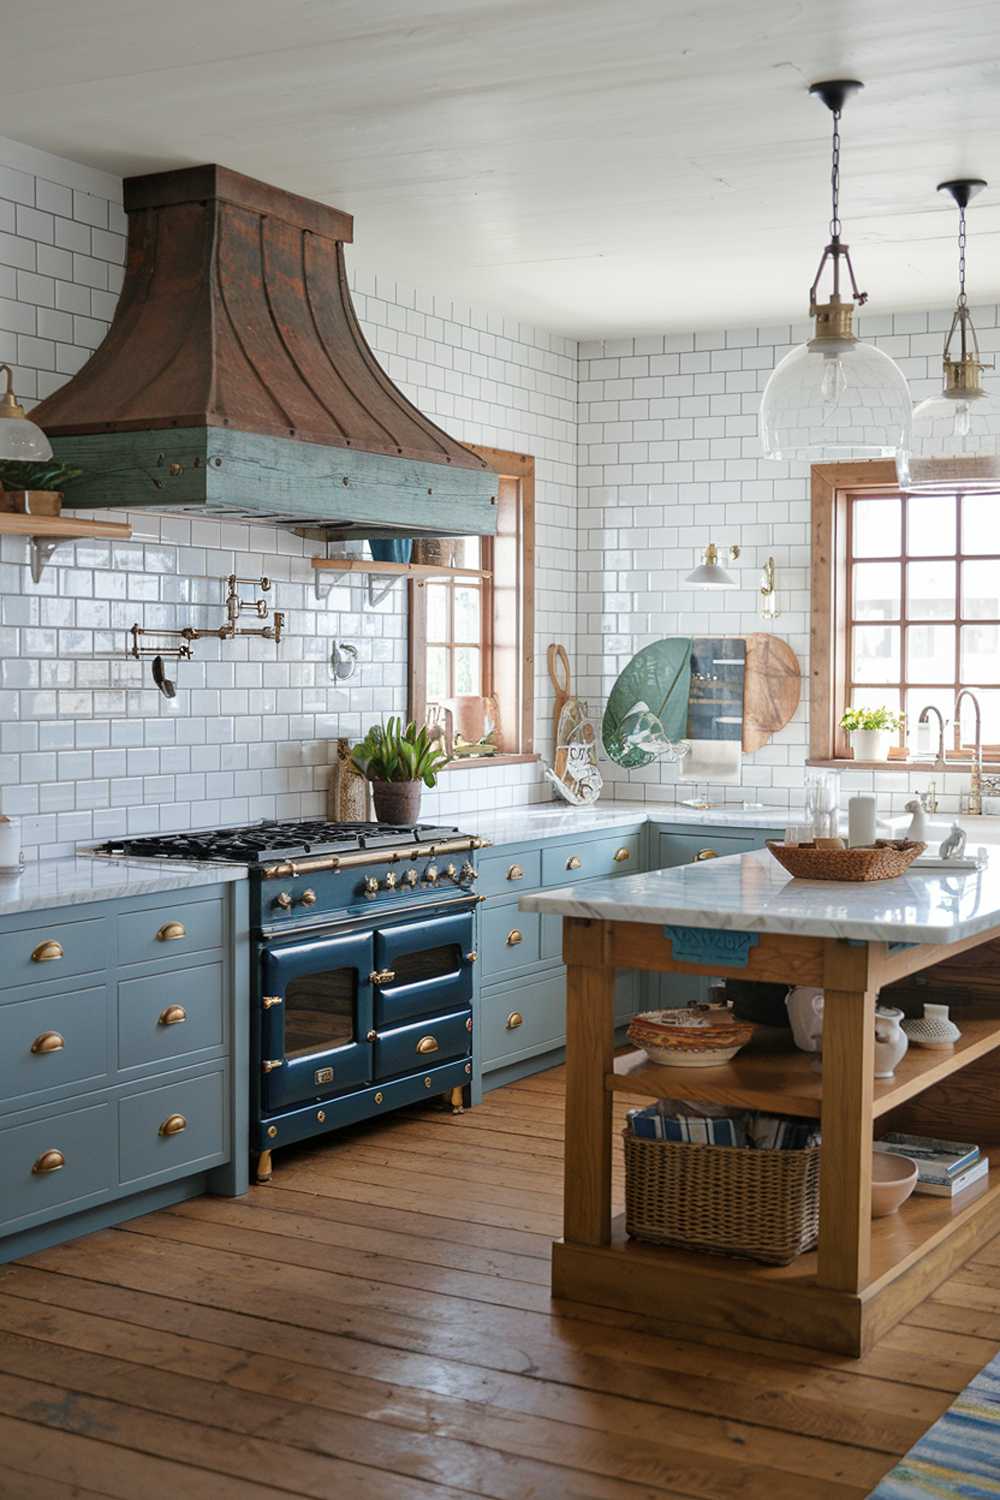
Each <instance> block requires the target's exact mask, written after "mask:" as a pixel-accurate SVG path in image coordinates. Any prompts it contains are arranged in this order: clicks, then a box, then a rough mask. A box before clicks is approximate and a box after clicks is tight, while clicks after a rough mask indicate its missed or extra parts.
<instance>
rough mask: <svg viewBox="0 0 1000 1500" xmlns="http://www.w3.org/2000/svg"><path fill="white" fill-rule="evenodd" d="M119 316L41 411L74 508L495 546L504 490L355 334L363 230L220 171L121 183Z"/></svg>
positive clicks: (38, 416)
mask: <svg viewBox="0 0 1000 1500" xmlns="http://www.w3.org/2000/svg"><path fill="white" fill-rule="evenodd" d="M125 209H126V211H127V213H128V219H129V230H128V260H127V266H126V272H125V283H124V286H123V288H122V293H121V297H120V299H119V302H118V306H117V309H116V312H115V316H114V321H113V322H112V324H111V327H110V329H109V330H108V334H107V337H106V338H105V340H104V342H103V344H102V345H101V347H100V348H99V349H98V350H97V352H96V353H95V354H94V355H93V357H92V358H91V359H90V361H89V362H88V363H87V364H86V365H84V367H83V369H82V370H80V372H79V373H78V374H77V375H76V376H74V378H73V379H72V380H70V381H69V383H68V384H67V385H65V386H63V387H62V388H61V389H60V390H58V391H56V392H55V393H54V394H53V395H51V396H49V397H48V399H47V400H46V401H44V402H42V403H41V405H40V406H38V407H37V408H36V409H35V410H34V411H33V412H32V420H33V421H35V422H38V423H39V425H40V426H41V427H43V428H44V429H45V431H46V433H47V434H48V436H49V438H50V439H51V440H52V446H53V449H54V451H55V454H56V456H57V457H58V458H59V459H60V460H62V461H63V462H65V463H72V464H76V465H78V466H79V467H80V468H81V469H82V470H83V476H82V478H81V479H80V480H78V481H77V482H76V483H74V485H73V487H72V489H71V490H70V491H69V493H68V494H67V496H66V499H67V502H68V503H69V504H70V505H72V506H74V507H85V508H87V509H92V508H100V507H107V506H113V507H115V508H116V509H129V510H133V509H136V508H139V507H152V508H154V509H157V510H168V511H185V512H188V513H197V514H199V515H203V516H238V517H243V518H245V519H248V520H256V521H269V522H273V523H277V524H280V525H285V526H294V527H301V528H308V529H309V530H310V532H311V533H315V534H322V535H326V536H328V537H354V536H362V537H371V536H383V537H384V536H394V535H398V536H414V535H419V534H420V533H425V534H428V535H432V536H448V535H453V536H462V535H476V534H478V535H488V534H490V533H492V532H493V531H494V530H495V529H496V480H495V476H494V475H493V473H492V471H491V470H490V469H488V468H487V466H486V465H485V464H484V463H483V461H482V460H481V459H480V458H479V456H478V455H477V454H475V453H472V452H470V450H469V449H468V448H465V447H463V445H462V444H461V443H459V442H457V441H456V440H455V439H454V438H452V437H449V436H448V434H447V433H446V432H443V431H442V430H441V428H439V427H437V426H436V425H435V423H433V422H431V421H430V420H429V419H428V418H427V417H425V416H424V415H423V414H422V413H421V412H419V411H418V410H417V408H416V407H415V406H414V405H413V404H412V403H411V402H410V401H408V400H407V399H406V397H405V396H404V395H403V394H402V393H401V392H400V391H399V390H397V388H396V387H395V385H393V383H392V381H391V380H390V379H389V377H388V375H387V374H386V373H385V371H384V370H383V369H382V367H381V365H380V364H379V363H378V361H377V360H376V358H375V356H374V354H373V353H372V351H371V349H370V348H369V346H368V344H367V342H366V340H365V337H364V334H363V333H362V332H361V328H360V326H359V324H358V320H357V316H356V314H355V312H354V307H353V304H352V302H351V294H350V290H349V288H348V284H347V273H346V269H345V264H344V245H345V244H349V243H350V241H351V238H352V219H351V217H350V215H349V214H344V213H341V212H339V210H337V209H335V208H330V207H328V206H327V205H325V204H322V203H316V202H313V201H311V200H310V199H308V198H300V197H297V196H296V195H295V194H294V193H286V192H283V191H281V190H280V189H279V188H274V187H270V186H269V185H268V184H266V183H263V182H257V181H255V180H254V179H253V178H250V177H243V176H241V175H240V174H239V173H238V172H231V171H229V170H227V169H226V168H225V167H219V166H202V167H192V168H190V169H185V170H182V171H177V172H157V173H154V174H152V175H150V176H145V177H132V178H128V179H127V180H126V182H125Z"/></svg>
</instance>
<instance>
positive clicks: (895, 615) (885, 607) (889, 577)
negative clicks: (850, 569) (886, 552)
mask: <svg viewBox="0 0 1000 1500" xmlns="http://www.w3.org/2000/svg"><path fill="white" fill-rule="evenodd" d="M900 572H901V569H900V565H899V563H858V565H857V567H856V568H855V569H854V618H855V619H856V620H898V619H899V601H900V592H899V590H900Z"/></svg>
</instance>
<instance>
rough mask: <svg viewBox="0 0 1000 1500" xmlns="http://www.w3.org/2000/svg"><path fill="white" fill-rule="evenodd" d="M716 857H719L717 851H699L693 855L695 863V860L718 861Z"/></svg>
mask: <svg viewBox="0 0 1000 1500" xmlns="http://www.w3.org/2000/svg"><path fill="white" fill-rule="evenodd" d="M718 857H719V851H718V849H699V850H698V853H697V854H696V855H695V860H696V861H697V860H701V859H718Z"/></svg>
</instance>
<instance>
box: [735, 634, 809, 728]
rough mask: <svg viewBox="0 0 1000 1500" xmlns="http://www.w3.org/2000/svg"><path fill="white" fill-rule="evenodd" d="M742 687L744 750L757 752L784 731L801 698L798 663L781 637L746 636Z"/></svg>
mask: <svg viewBox="0 0 1000 1500" xmlns="http://www.w3.org/2000/svg"><path fill="white" fill-rule="evenodd" d="M746 641H747V660H746V676H745V678H744V686H743V749H744V750H760V749H761V748H762V747H763V746H764V745H766V744H767V742H768V740H769V739H770V738H771V736H772V735H773V734H777V732H778V730H779V729H784V727H785V725H786V724H787V723H788V722H789V720H790V719H791V717H792V715H793V714H794V712H795V710H796V709H797V708H798V706H799V699H800V697H801V696H802V670H801V668H800V666H799V659H798V657H797V656H796V655H795V652H794V651H793V650H792V648H791V646H790V645H789V644H788V642H787V641H783V640H782V639H781V637H780V636H777V635H766V634H764V633H759V634H755V635H748V636H747V638H746Z"/></svg>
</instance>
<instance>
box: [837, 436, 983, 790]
mask: <svg viewBox="0 0 1000 1500" xmlns="http://www.w3.org/2000/svg"><path fill="white" fill-rule="evenodd" d="M899 492H900V490H899V481H898V479H897V476H896V466H895V464H894V463H892V462H891V461H888V460H883V459H874V460H871V461H868V462H859V463H840V464H814V465H813V467H812V475H811V506H812V526H811V543H812V547H811V553H812V555H811V585H812V587H811V591H810V610H811V619H810V676H811V690H810V703H809V764H810V765H819V766H837V767H845V768H846V767H854V768H860V769H869V770H870V769H873V768H874V769H883V770H893V771H901V770H920V771H926V770H928V769H931V770H933V769H938V770H940V769H941V767H940V766H939V765H938V763H937V761H936V760H935V761H929V760H926V759H924V760H917V761H914V760H909V759H908V758H907V756H906V752H905V750H904V749H902V747H900V748H899V751H898V754H897V755H891V756H890V759H889V760H887V761H857V760H855V759H854V758H853V757H852V755H851V753H850V748H849V744H848V739H847V734H846V732H845V731H844V730H843V729H841V727H840V719H841V716H842V714H843V712H844V710H845V708H846V707H847V701H846V700H847V687H848V683H849V680H850V662H851V625H852V621H851V616H852V610H851V607H850V600H849V596H848V590H849V587H850V572H851V567H850V564H851V557H850V548H851V519H850V508H851V501H852V500H855V499H859V498H860V499H863V498H865V497H866V496H873V497H874V496H877V495H898V494H899ZM955 493H956V494H957V495H961V486H958V485H957V486H956V487H955ZM957 556H958V554H957V553H956V557H957ZM879 560H880V559H877V558H876V559H868V558H864V559H856V561H865V562H867V561H879ZM895 560H896V559H895V558H893V559H892V561H895ZM907 560H908V559H907V557H905V556H903V554H902V553H901V554H900V561H901V564H902V566H903V568H904V580H905V564H906V562H907ZM916 560H919V559H916ZM956 587H958V588H960V587H961V581H960V579H958V580H957V581H956ZM904 589H905V582H904ZM900 607H901V612H902V613H903V614H904V616H905V594H904V598H903V600H902V601H901V606H900ZM960 616H961V604H960V600H956V638H957V639H956V652H957V651H958V650H960V639H961V637H960V631H959V629H958V624H960ZM908 623H914V622H910V621H908V620H906V621H904V624H903V627H902V633H901V639H900V651H901V652H902V653H904V656H903V659H902V660H901V663H900V674H901V681H902V682H903V684H904V686H903V690H902V691H903V694H904V696H903V701H902V702H901V705H900V706H901V708H902V709H903V711H904V712H905V709H906V699H905V690H906V686H921V687H923V686H926V687H927V689H928V691H929V692H931V691H934V690H935V685H934V684H933V683H926V684H923V683H921V684H907V682H906V677H905V673H906V661H905V650H906V638H905V625H906V624H908ZM917 623H921V622H917ZM927 623H933V622H927ZM943 623H951V622H949V621H945V622H943ZM977 623H987V624H988V623H990V622H988V621H987V622H977ZM939 689H940V685H938V690H939ZM973 690H974V689H973ZM956 691H957V689H956ZM946 751H947V753H948V754H949V755H950V756H953V757H954V760H949V766H952V767H953V768H954V769H956V770H961V769H962V766H963V765H967V763H968V761H969V759H970V753H969V751H968V750H967V749H961V748H959V744H958V730H957V727H956V730H955V744H954V745H953V746H947V747H946ZM989 763H990V764H996V761H995V760H994V761H990V762H989Z"/></svg>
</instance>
